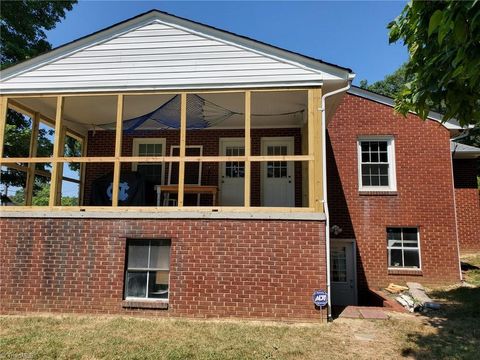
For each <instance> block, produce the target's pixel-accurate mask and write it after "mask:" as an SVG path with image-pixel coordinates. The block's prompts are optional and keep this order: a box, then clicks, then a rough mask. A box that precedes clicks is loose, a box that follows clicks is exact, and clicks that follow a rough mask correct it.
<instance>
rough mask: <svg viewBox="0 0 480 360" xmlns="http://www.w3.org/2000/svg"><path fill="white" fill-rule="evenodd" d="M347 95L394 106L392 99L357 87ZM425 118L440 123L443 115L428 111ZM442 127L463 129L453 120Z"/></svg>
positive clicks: (352, 88)
mask: <svg viewBox="0 0 480 360" xmlns="http://www.w3.org/2000/svg"><path fill="white" fill-rule="evenodd" d="M348 93H349V94H352V95H355V96H359V97H362V98H364V99H368V100H371V101H375V102H377V103H380V104H384V105H387V106H390V107H394V105H395V102H394V99H393V98H391V97H388V96H385V95H381V94H378V93H375V92H373V91H370V90H366V89H362V88H361V87H358V86H352V87H351V88H350V89H349V90H348ZM427 118H428V119H430V120H435V121H438V122H440V123H442V119H443V115H442V114H440V113H438V112H435V111H430V112H429V113H428V117H427ZM442 125H443V126H445V127H446V128H447V129H448V130H462V129H463V127H461V126H460V124H459V123H458V122H457V121H456V120H455V119H450V120H447V121H446V122H444V123H442Z"/></svg>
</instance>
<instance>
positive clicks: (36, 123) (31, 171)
mask: <svg viewBox="0 0 480 360" xmlns="http://www.w3.org/2000/svg"><path fill="white" fill-rule="evenodd" d="M39 129H40V114H39V113H34V114H33V118H32V132H31V134H30V149H29V155H30V157H36V156H37V147H38V132H39ZM34 184H35V163H29V164H28V171H27V184H26V187H25V204H26V205H32V199H33V185H34Z"/></svg>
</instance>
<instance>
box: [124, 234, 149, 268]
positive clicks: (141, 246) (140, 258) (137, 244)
mask: <svg viewBox="0 0 480 360" xmlns="http://www.w3.org/2000/svg"><path fill="white" fill-rule="evenodd" d="M148 243H149V242H148V241H143V240H142V241H131V242H129V243H128V268H129V269H132V268H133V269H135V268H137V269H138V268H140V269H145V268H147V267H148Z"/></svg>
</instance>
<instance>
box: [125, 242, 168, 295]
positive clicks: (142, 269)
mask: <svg viewBox="0 0 480 360" xmlns="http://www.w3.org/2000/svg"><path fill="white" fill-rule="evenodd" d="M150 249H151V245H149V246H148V255H147V256H148V258H149V259H150ZM127 254H128V247H127ZM168 256H169V258H170V259H171V256H172V244H171V242H170V253H169V254H168ZM129 270H132V271H146V272H147V273H149V272H150V271H168V294H167V298H166V299H158V298H149V297H148V285H149V284H148V282H149V279H150V275H148V274H147V284H146V295H147V296H146V297H138V296H125V300H127V301H152V302H163V303H168V301H169V299H170V272H171V270H170V267H169V268H168V269H160V268H129V267H128V264H127V266H126V272H125V279H124V284H123V286H124V288H125V290H126V286H127V284H126V281H127V277H126V273H127V272H128V271H129Z"/></svg>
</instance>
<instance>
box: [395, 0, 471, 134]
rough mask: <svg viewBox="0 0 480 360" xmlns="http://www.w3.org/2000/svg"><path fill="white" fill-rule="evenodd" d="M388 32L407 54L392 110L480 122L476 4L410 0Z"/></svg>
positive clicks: (464, 121)
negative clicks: (432, 112) (440, 113)
mask: <svg viewBox="0 0 480 360" xmlns="http://www.w3.org/2000/svg"><path fill="white" fill-rule="evenodd" d="M388 28H389V29H390V42H391V43H392V42H397V41H399V40H402V41H403V43H404V44H405V45H406V46H407V47H408V51H409V53H410V59H409V61H408V62H407V64H406V66H405V77H406V79H408V81H407V82H406V83H405V85H404V87H403V88H402V90H401V91H400V92H399V93H398V95H397V96H396V98H395V101H396V106H395V108H396V110H397V111H399V112H400V113H402V114H406V113H407V112H408V111H414V112H416V113H417V114H418V115H420V116H421V117H422V118H423V119H425V118H426V117H427V115H428V112H429V111H430V110H431V109H439V108H444V109H445V112H444V121H447V120H449V119H452V118H455V119H457V120H458V121H459V123H460V124H461V125H468V124H480V1H478V0H476V1H453V0H448V1H411V2H410V3H409V4H408V5H407V6H406V7H405V8H404V10H403V11H402V13H401V14H400V16H398V17H397V18H396V19H395V20H394V21H393V22H391V23H390V24H389V25H388Z"/></svg>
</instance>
